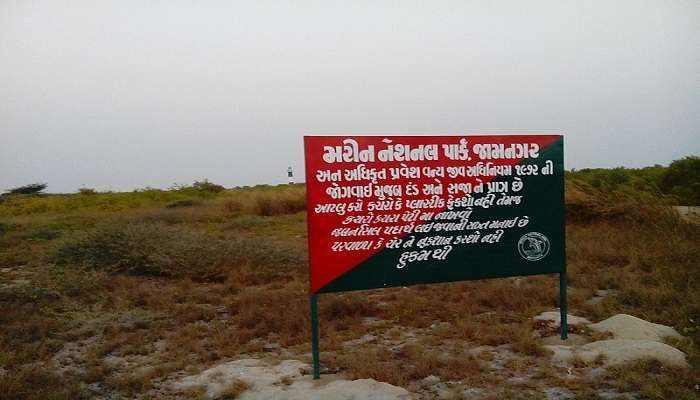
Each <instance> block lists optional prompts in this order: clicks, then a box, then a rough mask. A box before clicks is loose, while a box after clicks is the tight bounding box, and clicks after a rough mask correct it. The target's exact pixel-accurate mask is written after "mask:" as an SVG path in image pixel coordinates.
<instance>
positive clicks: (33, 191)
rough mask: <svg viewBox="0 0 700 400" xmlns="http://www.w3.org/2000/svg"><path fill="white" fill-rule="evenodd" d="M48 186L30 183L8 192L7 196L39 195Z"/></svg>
mask: <svg viewBox="0 0 700 400" xmlns="http://www.w3.org/2000/svg"><path fill="white" fill-rule="evenodd" d="M47 186H48V185H47V184H45V183H30V184H29V185H24V186H19V187H16V188H14V189H10V190H8V191H7V192H6V193H7V194H26V195H34V196H35V195H39V194H42V192H43V191H44V189H46V187H47Z"/></svg>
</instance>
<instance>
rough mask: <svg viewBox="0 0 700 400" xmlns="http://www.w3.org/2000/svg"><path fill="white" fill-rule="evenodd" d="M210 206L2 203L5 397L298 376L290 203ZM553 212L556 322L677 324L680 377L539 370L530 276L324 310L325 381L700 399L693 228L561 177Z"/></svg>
mask: <svg viewBox="0 0 700 400" xmlns="http://www.w3.org/2000/svg"><path fill="white" fill-rule="evenodd" d="M209 189H210V188H208V187H206V186H205V187H182V188H174V189H172V190H168V191H161V190H154V189H148V190H142V191H136V192H132V193H91V192H85V193H82V194H72V195H51V196H39V197H37V196H13V197H8V198H6V199H5V200H4V201H3V202H1V203H0V308H1V309H2V313H0V399H56V400H58V399H80V398H86V399H87V398H105V399H119V398H125V399H126V398H141V399H148V398H199V397H201V396H202V393H201V392H197V391H196V390H193V391H189V392H177V391H174V390H172V389H171V385H170V383H171V382H173V381H174V380H176V379H179V378H181V377H183V376H185V375H190V374H193V373H197V372H199V371H201V370H203V369H206V368H208V367H211V366H213V365H216V364H219V363H222V362H225V361H229V360H236V359H241V358H262V359H266V360H268V361H269V362H271V363H274V362H277V361H281V360H287V359H296V360H302V361H305V362H309V361H310V355H309V352H310V332H309V317H308V307H309V306H308V289H307V287H308V283H307V282H308V281H307V279H308V276H307V275H308V272H307V259H306V257H307V256H306V215H305V212H304V210H305V199H304V187H303V186H302V185H284V186H275V187H269V186H258V187H252V188H236V189H228V190H223V191H219V190H209ZM567 212H568V226H567V248H568V268H569V284H570V290H569V293H570V299H569V306H570V313H571V314H575V315H578V316H582V317H586V318H588V319H589V320H591V321H599V320H601V319H604V318H607V317H610V316H612V315H614V314H618V313H625V314H631V315H634V316H637V317H639V318H643V319H645V320H648V321H652V322H655V323H660V324H665V325H670V326H673V327H674V328H675V329H676V330H677V331H678V332H680V333H681V334H682V335H684V339H682V340H676V341H674V342H673V343H671V344H672V345H673V346H675V347H677V348H679V349H681V350H682V351H684V352H685V353H686V354H687V356H688V358H687V359H688V362H689V363H690V368H685V369H674V368H669V367H667V366H663V365H661V364H659V363H658V362H655V361H653V360H641V361H638V362H635V363H633V364H631V365H625V366H622V367H616V368H608V369H601V368H599V365H597V363H586V362H577V363H574V365H573V367H571V368H562V367H558V366H556V365H554V364H553V363H552V362H551V360H550V357H551V354H550V352H549V351H548V350H547V349H546V348H545V347H544V345H543V344H544V341H543V340H542V339H540V338H539V336H538V332H539V333H542V335H545V334H546V333H547V332H544V333H543V332H541V328H542V327H539V326H537V324H535V323H534V322H533V319H532V318H533V317H534V316H535V315H537V314H539V313H541V312H543V311H551V310H554V309H555V308H556V307H557V298H558V289H557V282H558V278H557V277H556V276H537V277H529V278H511V279H499V280H488V281H478V282H464V283H451V284H440V285H430V286H414V287H409V288H396V289H386V290H381V291H364V292H355V293H348V294H329V295H323V296H321V298H320V301H319V307H320V314H321V315H320V318H321V320H320V326H321V349H322V363H323V368H324V372H327V373H338V374H340V375H342V376H344V377H346V378H349V379H356V378H373V379H376V380H378V381H382V382H388V383H391V384H393V385H397V386H401V387H404V388H406V389H408V390H409V391H411V392H412V393H414V395H415V396H416V397H417V398H426V399H429V398H454V399H459V398H472V397H467V395H465V391H464V388H472V389H474V390H476V392H474V393H476V394H478V395H479V396H480V397H478V398H484V399H509V398H522V399H532V398H555V397H548V396H549V394H551V393H554V392H556V391H557V390H560V391H565V392H566V393H570V394H572V395H574V396H575V397H576V398H581V399H596V398H603V395H604V394H606V393H607V394H608V395H611V396H614V395H617V394H624V395H630V396H637V398H648V399H695V398H697V397H698V395H699V394H700V389H699V386H698V385H700V347H698V346H700V261H699V260H700V227H699V226H698V225H695V224H693V223H690V222H685V221H684V220H682V219H681V218H680V217H679V215H678V214H677V213H676V212H675V211H674V210H673V208H671V207H668V206H666V205H664V204H662V202H660V201H658V200H657V199H656V198H655V197H654V196H652V195H649V194H646V193H643V192H638V193H637V192H630V191H620V192H617V191H609V190H606V191H602V190H600V189H598V188H596V187H594V186H592V185H589V184H587V183H585V182H583V181H580V180H576V179H574V178H572V177H569V178H568V179H567ZM601 290H604V291H605V292H599V291H601ZM596 293H599V294H600V293H605V295H604V296H597V299H598V301H591V299H593V298H596V296H595V295H596ZM575 333H577V334H579V335H581V336H595V335H596V333H594V332H590V331H587V330H584V331H582V332H581V331H576V332H575ZM548 334H550V335H551V334H553V333H552V332H548ZM431 376H433V378H430V377H431ZM435 377H437V378H438V380H439V381H440V382H442V383H443V384H442V386H440V387H439V388H438V389H439V390H440V391H441V392H440V393H437V392H436V390H438V389H436V385H435V384H434V379H435ZM425 378H429V379H427V380H426V379H425ZM430 382H433V383H430ZM244 389H245V388H244V387H235V385H234V386H232V388H231V392H230V393H229V394H228V396H229V397H228V398H235V396H236V393H238V392H240V391H242V390H244ZM476 394H475V396H476ZM439 396H442V397H439ZM473 398H477V397H473ZM561 398H564V397H561ZM623 398H624V397H623Z"/></svg>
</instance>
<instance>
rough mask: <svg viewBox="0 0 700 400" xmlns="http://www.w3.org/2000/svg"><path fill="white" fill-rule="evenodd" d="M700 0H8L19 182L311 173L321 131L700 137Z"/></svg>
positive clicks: (5, 69)
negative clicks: (313, 144)
mask: <svg viewBox="0 0 700 400" xmlns="http://www.w3.org/2000/svg"><path fill="white" fill-rule="evenodd" d="M698 21H700V1H698V0H687V1H683V0H674V1H668V0H658V1H648V0H616V1H608V0H602V1H565V0H552V1H520V0H516V1H505V0H504V1H466V0H461V1H359V0H354V1H329V0H326V1H302V0H298V1H262V0H256V1H194V0H191V1H180V0H168V1H155V0H154V1H129V0H114V1H107V0H103V1H94V0H88V1H79V0H74V1H58V0H54V1H48V0H47V1H40V0H35V1H27V0H17V1H15V0H0V191H2V190H6V189H9V188H13V187H16V186H20V185H24V184H27V183H33V182H46V183H48V185H49V188H48V191H49V192H74V191H76V190H77V189H79V188H81V187H89V188H95V189H97V190H115V191H117V190H118V191H128V190H133V189H136V188H143V187H147V186H151V187H156V188H167V187H170V186H172V185H173V184H176V183H177V184H185V183H192V182H193V181H195V180H202V179H205V178H206V179H209V180H210V181H213V182H216V183H219V184H222V185H224V186H227V187H233V186H240V185H253V184H258V183H268V184H274V183H283V182H286V179H287V177H286V175H287V167H288V166H292V167H293V168H294V171H295V175H296V176H298V177H299V178H298V180H301V177H302V176H303V164H304V160H303V158H304V156H303V143H302V137H303V136H304V135H308V134H328V135H335V134H337V135H362V134H380V135H401V134H424V135H442V134H445V135H460V134H479V133H482V134H498V133H504V134H507V133H509V134H516V133H519V134H530V133H532V134H536V133H542V134H545V133H546V134H549V133H561V134H564V135H565V146H566V150H565V151H566V153H565V156H566V161H565V162H566V168H567V169H570V168H577V169H580V168H585V167H615V166H628V167H642V166H648V165H653V164H657V163H658V164H663V165H666V164H668V163H669V162H671V161H672V160H674V159H679V158H682V157H684V156H688V155H699V154H700V23H698Z"/></svg>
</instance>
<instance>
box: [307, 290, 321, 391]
mask: <svg viewBox="0 0 700 400" xmlns="http://www.w3.org/2000/svg"><path fill="white" fill-rule="evenodd" d="M309 300H310V304H311V356H312V357H313V368H314V371H313V374H314V379H320V378H321V362H320V360H319V338H318V336H319V335H318V298H317V296H316V295H315V294H312V295H310V297H309Z"/></svg>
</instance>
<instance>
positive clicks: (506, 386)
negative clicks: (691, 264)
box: [54, 310, 689, 400]
mask: <svg viewBox="0 0 700 400" xmlns="http://www.w3.org/2000/svg"><path fill="white" fill-rule="evenodd" d="M533 322H534V326H535V327H536V329H535V330H534V331H533V332H532V335H533V337H535V338H536V339H537V340H538V341H539V342H541V343H542V344H543V345H544V347H545V348H546V349H547V352H546V354H544V355H543V356H541V357H534V356H526V355H523V354H522V353H518V352H516V351H514V350H513V348H512V346H511V345H508V344H505V345H499V346H484V345H475V344H473V343H470V342H462V341H459V340H453V339H450V340H444V341H443V340H441V339H440V337H441V335H440V331H441V330H443V329H449V328H450V326H449V325H450V324H449V323H444V322H443V323H440V322H437V321H436V322H435V323H433V324H431V325H430V326H429V327H427V328H426V329H402V328H401V327H396V326H390V324H389V323H388V321H382V320H379V319H376V318H367V319H366V321H365V324H366V325H368V326H370V327H371V328H372V333H368V334H366V335H364V336H362V337H360V338H357V339H354V340H349V341H346V342H344V343H343V346H344V347H346V348H357V349H360V348H362V347H366V348H375V349H376V348H380V349H382V350H384V351H388V352H393V353H398V352H401V351H402V350H403V349H405V348H407V347H408V346H411V345H416V344H421V351H423V352H425V353H426V354H427V353H433V352H437V353H438V357H441V358H443V359H446V360H447V359H450V358H452V357H455V356H461V357H464V359H465V360H466V362H467V363H470V362H472V363H473V364H474V365H473V366H472V367H471V368H474V367H476V368H479V369H480V371H479V374H475V376H479V379H478V380H476V381H469V380H444V379H441V378H440V377H438V376H435V375H429V376H427V377H426V378H424V379H422V380H420V381H417V382H411V383H410V384H409V385H408V386H407V387H398V386H393V385H390V384H388V383H384V382H377V381H375V380H374V379H350V378H348V377H347V376H345V375H344V374H343V373H339V372H338V371H334V370H329V369H328V368H324V370H323V374H322V379H320V380H312V378H311V365H310V363H309V362H308V361H309V354H308V353H305V354H295V353H294V351H290V350H288V349H285V348H282V347H280V346H279V345H278V344H275V343H269V344H266V345H265V346H263V353H262V354H257V355H255V356H256V357H257V358H247V357H245V358H241V359H237V360H230V361H226V362H222V363H219V364H216V365H212V366H209V367H208V368H206V369H204V370H202V371H198V372H196V373H192V371H189V370H188V369H183V370H178V371H174V372H172V373H170V374H168V375H167V376H166V377H165V378H162V379H160V380H158V381H157V382H154V385H153V387H152V389H151V390H149V391H148V392H146V393H144V394H142V395H139V396H138V398H143V399H146V398H170V399H175V398H201V399H233V398H237V399H241V400H252V399H261V400H266V399H289V400H297V399H298V400H302V399H339V400H340V399H346V400H350V399H368V400H372V399H382V400H394V399H395V400H405V399H493V398H503V397H502V396H503V394H505V395H506V396H507V397H506V398H516V397H510V396H517V398H542V399H547V400H564V399H574V398H578V396H577V395H578V394H580V391H578V390H576V389H577V388H580V387H585V386H589V387H590V388H591V390H589V391H587V392H586V393H587V396H591V398H599V399H638V398H641V397H640V395H639V393H635V392H624V391H619V390H617V389H616V388H615V385H613V384H609V382H608V381H609V380H611V379H614V378H613V377H612V376H611V375H610V373H609V370H610V369H611V368H615V367H618V366H620V365H626V363H630V362H635V361H640V360H656V361H658V362H659V363H660V364H661V366H662V367H661V368H663V366H666V367H670V368H688V367H689V365H688V363H687V361H686V355H685V354H684V353H683V352H682V351H680V350H678V349H676V348H674V347H673V346H672V345H669V344H667V342H671V343H672V341H673V340H680V339H682V337H681V335H680V334H679V333H678V332H676V330H675V329H673V328H671V327H668V326H665V325H661V324H655V323H652V322H648V321H645V320H642V319H640V318H637V317H634V316H631V315H626V314H618V315H614V316H613V317H610V318H608V319H605V320H603V321H600V322H597V323H592V322H590V321H588V320H587V319H585V318H581V317H577V316H575V315H569V316H568V323H569V326H570V331H571V332H572V333H570V334H569V337H568V339H567V340H565V341H563V340H561V339H560V338H559V335H558V333H557V332H558V329H559V323H560V321H559V312H558V311H556V310H555V311H551V312H544V313H542V314H540V315H537V316H535V317H534V318H533ZM95 340H99V338H98V337H93V338H90V339H87V340H86V341H84V342H75V343H69V344H67V345H66V346H65V347H64V348H63V350H61V351H59V352H58V353H57V354H56V356H55V357H54V362H55V364H56V367H57V368H59V369H61V370H63V371H66V372H70V371H72V372H76V371H79V370H81V369H84V368H85V367H84V366H82V365H81V362H82V360H83V359H84V358H85V356H86V355H85V354H84V353H83V350H84V349H86V348H87V347H88V345H89V344H90V343H89V342H92V341H95ZM153 347H154V352H152V353H150V354H149V355H148V356H138V355H132V356H126V357H117V356H111V355H108V356H107V357H105V359H104V362H105V363H106V364H108V365H110V366H112V368H114V369H116V370H120V371H123V373H125V374H128V373H135V374H137V375H148V372H149V370H153V369H155V368H158V365H157V362H154V361H156V360H158V358H159V357H158V355H159V352H164V351H166V349H165V348H163V345H162V343H153ZM333 357H334V352H333V351H330V352H322V359H329V358H331V359H332V358H333ZM466 368H470V367H469V366H468V365H467V366H466ZM484 375H485V376H486V377H484ZM572 388H574V390H572ZM91 389H92V391H93V394H94V396H95V398H101V399H117V398H120V395H119V394H118V393H110V392H109V391H107V390H105V388H102V387H100V385H99V384H94V385H93V386H92V387H91Z"/></svg>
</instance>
